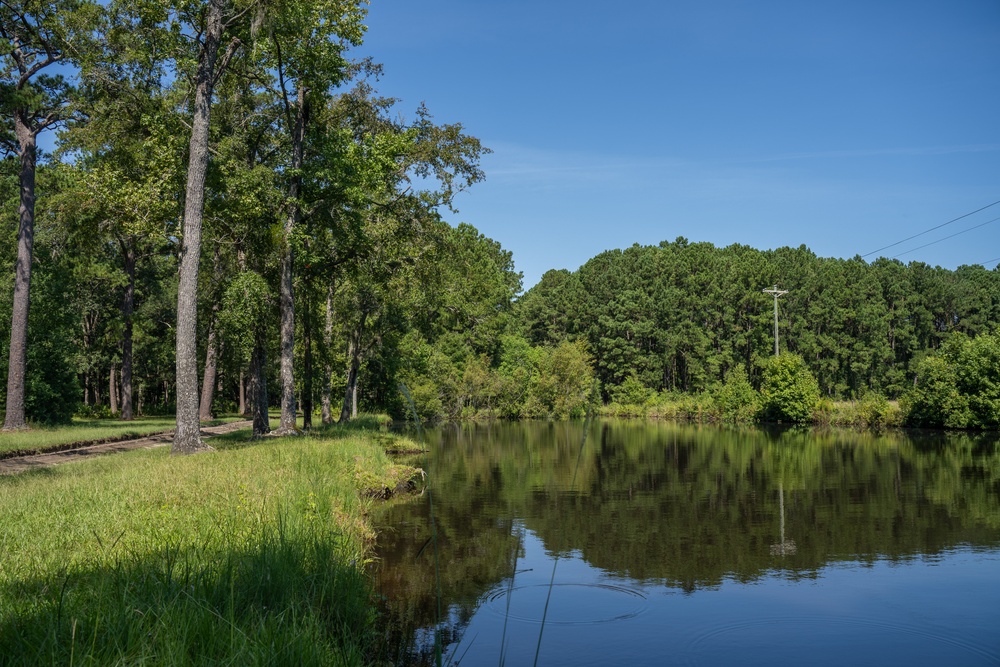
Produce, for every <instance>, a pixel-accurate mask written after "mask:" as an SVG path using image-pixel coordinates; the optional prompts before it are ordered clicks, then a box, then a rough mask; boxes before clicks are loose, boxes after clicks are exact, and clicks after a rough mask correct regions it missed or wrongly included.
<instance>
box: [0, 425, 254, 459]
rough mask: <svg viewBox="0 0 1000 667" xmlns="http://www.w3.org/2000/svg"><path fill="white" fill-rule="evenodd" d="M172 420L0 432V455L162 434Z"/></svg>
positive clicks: (171, 427) (38, 427) (40, 427)
mask: <svg viewBox="0 0 1000 667" xmlns="http://www.w3.org/2000/svg"><path fill="white" fill-rule="evenodd" d="M240 419H242V417H224V418H221V419H216V420H214V421H212V422H204V425H206V426H209V425H214V424H222V423H226V422H230V421H237V420H240ZM174 426H175V419H174V417H173V416H169V417H139V418H137V419H135V420H133V421H129V422H123V421H116V420H113V419H79V418H75V417H74V418H73V423H72V424H70V425H67V426H51V427H48V426H37V427H34V428H31V429H28V430H25V431H10V432H0V456H3V455H4V454H8V455H9V453H11V452H26V453H33V452H37V451H43V450H50V449H54V448H59V447H64V446H66V445H70V444H73V443H77V442H108V441H112V440H127V439H130V438H134V437H141V436H146V435H152V434H154V433H165V432H167V431H172V430H174Z"/></svg>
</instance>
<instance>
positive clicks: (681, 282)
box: [518, 237, 1000, 427]
mask: <svg viewBox="0 0 1000 667" xmlns="http://www.w3.org/2000/svg"><path fill="white" fill-rule="evenodd" d="M772 285H777V286H778V287H779V288H780V289H781V290H787V294H786V295H783V296H782V297H781V299H780V300H779V302H778V303H779V340H780V347H781V351H782V353H783V355H784V353H791V355H792V356H793V357H797V358H798V360H799V361H795V360H792V359H788V360H785V361H782V362H780V363H776V362H775V361H773V360H772V357H773V355H774V338H773V336H774V334H773V328H774V325H773V301H772V296H771V295H770V294H767V293H764V292H763V290H764V289H767V288H770V287H771V286H772ZM518 320H519V323H520V326H521V327H522V331H523V333H524V335H525V337H526V338H527V340H528V341H529V342H531V343H532V344H543V343H546V342H552V341H560V340H577V341H585V342H586V344H587V347H588V350H589V351H590V353H591V354H592V355H593V360H594V370H595V373H596V376H597V379H598V380H599V381H600V383H601V387H602V392H603V398H604V399H605V400H606V401H607V400H615V399H617V398H619V397H620V396H622V395H623V394H624V395H626V397H625V399H624V400H628V398H627V394H628V391H626V390H629V389H631V391H632V393H633V395H635V392H636V390H638V391H639V393H640V394H641V393H642V392H644V391H652V392H667V393H670V392H673V393H683V394H701V393H705V392H710V390H713V388H715V389H716V390H718V389H719V388H720V386H725V385H726V384H727V382H726V381H727V378H730V379H732V382H731V383H729V384H730V385H732V386H735V387H736V388H737V389H738V388H739V387H740V386H741V385H743V384H747V385H752V386H753V387H756V388H762V384H763V385H767V384H769V383H768V382H765V381H766V380H767V379H768V378H767V374H768V372H769V371H775V372H776V369H780V368H781V367H782V366H785V367H789V365H790V366H791V367H795V368H797V367H798V366H799V365H800V363H801V366H802V368H801V369H800V370H796V371H795V372H793V373H786V375H788V379H787V382H786V384H789V385H791V384H795V383H796V382H798V381H799V380H802V379H803V378H802V377H798V379H795V378H794V377H793V376H802V375H803V373H804V374H805V375H806V376H809V377H806V378H804V381H805V384H806V385H807V386H808V385H811V384H815V388H814V389H812V388H810V389H809V391H806V392H805V393H806V394H810V393H812V392H814V393H815V394H816V397H817V398H818V397H820V396H822V397H825V398H827V399H833V400H856V399H862V398H864V397H866V396H870V395H877V396H880V397H884V398H887V399H898V398H912V399H913V401H912V402H911V403H910V404H909V405H908V406H907V407H914V409H915V410H916V411H915V412H913V414H912V419H911V421H912V422H913V423H919V424H921V425H944V424H945V422H948V423H949V425H967V426H977V427H987V426H991V425H992V426H996V425H997V423H998V420H1000V415H998V411H997V410H995V409H993V408H989V407H986V404H987V403H989V404H990V405H993V406H994V407H997V408H1000V403H998V402H997V399H1000V356H998V355H997V344H998V341H1000V339H998V338H997V335H996V334H995V331H996V328H997V326H998V324H1000V271H997V270H996V269H993V270H987V269H985V268H984V267H982V266H979V265H973V266H960V267H959V268H958V269H956V270H954V271H952V270H948V269H943V268H941V267H932V266H929V265H927V264H925V263H923V262H911V263H909V264H903V263H902V262H900V261H898V260H890V259H885V258H880V259H878V260H876V261H874V262H871V263H868V262H865V261H864V260H863V259H862V258H860V257H854V258H851V259H836V258H823V257H817V256H816V255H815V253H813V252H812V251H810V250H809V249H808V248H806V247H805V246H800V247H798V248H790V247H784V248H778V249H775V250H764V251H762V250H757V249H754V248H750V247H747V246H743V245H731V246H728V247H725V248H717V247H715V246H713V245H712V244H710V243H690V242H688V241H687V240H686V239H684V238H683V237H681V238H678V239H676V240H675V241H673V242H667V241H664V242H662V243H660V244H659V245H656V246H639V245H633V246H632V247H629V248H626V249H624V250H611V251H607V252H604V253H601V254H600V255H597V256H596V257H594V258H592V259H591V260H590V261H588V262H587V263H585V264H584V265H583V266H581V267H580V268H579V270H577V271H572V272H571V271H566V270H559V271H549V272H548V273H546V274H544V275H543V276H542V279H541V281H540V282H539V283H538V284H537V285H536V286H534V287H533V288H532V289H531V290H529V291H528V292H527V293H526V294H525V295H524V296H523V297H522V298H521V299H519V301H518ZM962 341H967V342H962ZM968 341H977V342H975V343H973V342H968ZM963 350H964V351H963ZM963 355H964V356H963ZM960 360H962V361H961V363H960ZM963 364H964V365H963ZM945 368H950V369H951V370H950V371H949V372H950V374H949V372H946V371H945V370H944V369H945ZM963 369H964V370H963ZM782 372H784V371H782ZM734 373H735V375H734ZM772 375H774V373H772ZM778 375H780V373H778ZM771 384H773V383H771ZM929 387H936V389H934V390H933V391H931V390H930V389H929ZM929 391H931V393H935V392H936V393H937V394H942V392H943V394H947V392H952V393H954V394H955V396H962V397H970V396H974V395H977V396H978V398H972V399H971V403H969V401H968V400H967V399H966V398H951V399H948V398H941V397H940V396H938V397H937V398H933V399H931V398H930V395H929V394H928V393H927V392H929ZM765 393H766V392H765ZM800 393H801V392H800ZM943 394H942V395H943ZM716 395H718V391H716ZM764 398H765V399H767V397H766V396H765V397H764ZM925 400H933V401H936V402H937V403H936V404H938V405H940V404H942V401H944V402H947V401H950V403H949V405H953V406H954V410H955V411H956V414H959V415H965V416H956V417H952V418H950V419H945V418H944V417H943V416H942V415H943V414H944V413H943V412H942V409H938V408H929V407H927V408H925V407H917V404H918V403H919V405H924V401H925ZM806 402H807V403H808V405H805V406H801V405H800V406H797V409H798V410H799V416H798V418H796V419H793V421H804V420H806V414H805V413H808V412H809V411H811V410H812V409H813V408H814V407H815V405H814V404H815V400H812V402H810V401H806ZM966 404H968V405H966ZM969 405H971V406H972V407H969ZM976 406H979V407H978V408H977V407H976ZM803 409H804V410H805V413H803V412H802V410H803ZM991 409H993V413H992V416H991V417H987V416H986V415H989V414H990V410H991ZM767 410H770V411H771V412H772V413H773V412H775V410H776V408H775V407H774V406H771V408H767ZM934 410H937V412H934ZM970 410H971V411H972V412H971V413H970V412H969V411H970ZM977 411H978V412H977ZM779 412H780V411H779ZM931 413H934V414H935V415H936V416H933V417H928V416H926V415H929V414H931ZM972 413H976V414H979V415H980V416H979V417H970V416H968V415H969V414H972ZM785 416H786V417H787V415H785Z"/></svg>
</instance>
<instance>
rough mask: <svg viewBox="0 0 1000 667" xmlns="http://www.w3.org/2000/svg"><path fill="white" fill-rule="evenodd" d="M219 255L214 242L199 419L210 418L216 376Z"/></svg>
mask: <svg viewBox="0 0 1000 667" xmlns="http://www.w3.org/2000/svg"><path fill="white" fill-rule="evenodd" d="M221 257H222V250H221V248H220V247H219V244H218V243H216V244H215V252H214V253H213V254H212V287H213V289H212V293H213V294H212V314H211V316H210V317H209V320H208V341H207V342H206V344H205V374H204V375H203V376H202V380H201V407H200V408H199V410H198V418H199V419H200V420H201V421H208V420H210V419H211V418H212V401H213V400H214V399H215V383H216V379H217V377H218V358H219V341H218V339H217V336H218V334H217V329H218V326H217V325H218V321H219V300H218V298H217V296H216V295H215V293H216V291H217V289H216V286H217V284H218V281H219V271H220V268H219V266H220V262H221Z"/></svg>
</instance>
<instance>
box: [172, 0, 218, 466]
mask: <svg viewBox="0 0 1000 667" xmlns="http://www.w3.org/2000/svg"><path fill="white" fill-rule="evenodd" d="M225 4H226V0H209V2H208V10H207V14H206V16H205V31H204V33H203V34H202V39H203V44H202V47H201V51H200V53H199V54H198V72H197V75H196V77H195V94H194V115H193V118H192V122H191V143H190V149H189V152H188V173H187V187H186V189H185V195H184V227H183V238H182V241H181V254H180V269H179V280H178V284H177V431H176V432H175V434H174V443H173V447H172V448H171V450H170V451H171V453H172V454H193V453H195V452H198V451H202V450H204V449H208V448H207V447H206V446H205V445H204V444H202V441H201V430H200V429H201V425H200V423H199V420H198V409H199V407H200V406H199V405H198V359H197V355H198V341H197V335H198V260H199V256H200V254H201V221H202V216H203V213H204V203H205V173H206V171H207V170H208V138H209V137H208V130H209V119H210V115H211V110H212V87H213V85H214V83H215V77H216V71H215V64H216V61H217V60H218V56H219V45H220V44H221V42H222V30H223V24H222V10H223V7H224V6H225Z"/></svg>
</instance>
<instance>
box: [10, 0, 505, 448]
mask: <svg viewBox="0 0 1000 667" xmlns="http://www.w3.org/2000/svg"><path fill="white" fill-rule="evenodd" d="M365 5H366V3H365V2H362V1H361V0H318V1H313V0H310V1H309V2H304V1H302V0H203V1H200V0H176V1H175V2H164V3H148V2H143V1H141V0H114V1H112V2H107V3H98V2H94V1H92V0H28V1H27V2H8V1H6V0H4V1H2V2H0V35H2V37H3V39H4V44H5V47H7V48H5V53H4V56H3V65H2V70H0V73H2V75H0V92H2V93H3V95H2V102H0V112H2V114H3V117H4V118H5V123H4V125H3V126H2V134H0V142H2V145H3V147H4V149H5V157H4V159H3V162H2V169H0V198H2V202H3V209H2V211H3V213H2V215H3V217H2V220H3V235H4V243H2V244H0V259H2V261H3V262H4V265H5V266H8V267H13V268H14V270H13V272H12V276H11V278H12V280H10V281H9V282H8V281H5V284H4V285H3V287H2V288H0V304H2V306H3V308H4V310H5V311H6V312H9V313H10V318H9V319H5V321H4V323H3V324H0V327H2V328H3V329H7V330H6V331H2V332H0V333H2V339H3V343H2V344H3V345H5V347H6V349H3V350H2V352H3V354H2V357H3V361H2V362H0V363H2V364H3V365H4V368H3V369H2V370H3V371H4V373H5V374H6V376H7V378H8V382H7V385H6V390H5V391H4V393H3V403H4V407H5V422H4V428H5V429H17V428H23V427H25V426H26V424H27V422H28V421H35V422H60V421H66V420H67V419H68V418H69V417H70V416H71V415H72V414H73V412H74V411H82V412H84V413H90V414H109V413H115V414H119V415H120V416H121V418H122V419H131V418H132V417H133V416H134V415H136V414H138V413H146V414H148V413H154V412H161V413H164V412H167V413H168V412H176V415H177V433H176V436H175V440H174V451H175V452H192V451H197V450H199V449H200V448H201V447H202V444H201V442H200V438H199V432H198V423H199V420H200V419H205V418H208V417H209V416H211V414H212V413H213V412H214V411H218V410H220V409H221V410H229V409H238V410H240V411H242V412H245V413H246V414H248V415H249V414H252V415H253V417H254V431H255V433H256V434H263V433H265V432H267V431H268V430H269V426H268V418H267V408H268V406H270V405H272V404H273V405H276V406H280V409H281V417H280V429H281V430H283V431H290V430H294V428H295V424H296V422H295V415H296V414H297V413H299V414H302V415H304V417H305V422H306V425H307V426H309V425H310V422H311V420H312V417H313V414H314V412H320V414H321V418H322V419H323V421H331V420H333V419H335V418H336V417H337V416H338V413H339V416H340V418H341V419H347V418H350V417H351V416H352V415H354V414H356V413H357V409H358V408H357V405H358V401H359V391H358V386H359V377H360V376H361V374H362V370H364V372H365V373H366V374H367V375H368V376H370V377H372V378H373V380H372V382H371V385H372V387H371V390H370V391H369V392H368V394H369V395H370V396H371V398H370V401H374V402H378V401H384V400H385V395H386V393H387V392H388V391H390V390H389V389H387V387H392V389H391V391H393V392H395V386H394V382H393V380H394V378H395V376H396V374H397V373H398V370H399V368H398V367H399V359H398V355H393V354H392V353H391V351H392V350H393V349H395V348H394V346H397V345H398V343H399V340H400V338H401V336H402V334H403V333H404V332H405V331H407V330H408V329H409V328H410V327H411V326H415V324H414V323H413V321H414V319H415V318H414V315H413V314H414V313H418V314H420V317H423V318H424V319H425V320H427V321H426V322H423V323H422V324H421V326H423V328H424V329H425V330H427V331H431V330H434V329H435V327H436V328H437V329H441V328H447V327H455V326H459V325H464V324H465V323H466V320H467V319H469V318H474V317H475V314H474V312H475V311H476V310H477V309H482V308H484V307H487V306H483V305H482V304H481V303H480V301H481V299H480V300H479V301H476V302H475V303H466V302H464V301H462V300H461V299H458V298H450V300H449V296H448V294H447V293H444V292H447V291H448V290H451V289H453V288H455V287H456V285H455V281H465V280H466V276H465V275H464V274H462V273H456V272H455V271H456V270H458V269H451V268H449V269H448V270H443V268H442V267H446V266H447V267H451V264H452V262H453V259H454V257H456V256H459V255H461V254H462V253H466V254H467V255H468V256H469V261H470V262H474V261H480V260H482V261H489V259H490V258H489V257H486V258H485V259H484V258H482V257H480V255H482V254H483V253H485V254H486V255H489V253H493V254H496V252H497V247H496V245H495V244H493V243H492V242H491V241H489V240H488V239H485V237H482V236H481V235H480V234H478V232H476V231H475V230H474V229H472V228H471V227H468V226H461V227H459V228H452V227H450V226H449V225H447V224H445V223H444V222H443V221H442V218H441V214H440V211H441V210H442V209H444V208H449V207H451V206H452V203H453V201H454V197H455V195H456V194H457V193H459V192H461V191H462V190H464V189H466V188H468V187H469V186H471V185H473V184H474V183H476V182H478V181H480V180H481V179H482V178H483V172H482V170H481V169H480V166H479V160H480V157H481V155H483V154H484V153H486V152H488V149H487V148H485V147H484V146H482V144H481V143H480V141H479V140H478V139H476V138H475V137H473V136H471V135H469V134H468V133H467V132H466V131H465V130H464V128H463V127H462V125H461V124H440V123H437V122H435V121H434V119H433V117H432V115H431V113H430V112H429V110H428V109H426V108H425V107H424V106H422V105H421V106H420V107H418V108H416V109H415V110H413V111H412V112H411V114H410V116H409V117H408V118H407V117H404V115H403V113H402V112H401V111H399V109H398V106H399V105H398V101H397V100H395V99H393V98H391V97H384V96H381V95H380V94H379V93H378V91H377V90H376V89H375V87H374V84H375V82H376V81H377V79H378V76H379V74H380V73H381V67H380V66H379V65H378V64H377V63H375V62H374V61H372V60H369V59H358V58H352V57H351V49H352V48H354V47H356V46H358V45H359V44H360V43H361V40H362V37H363V35H364V33H365V30H366V27H365V25H364V23H363V21H364V17H365ZM10 121H13V122H10ZM54 129H58V130H59V132H58V135H57V137H56V139H55V140H54V145H55V148H54V150H52V151H49V152H47V153H43V152H42V151H41V150H40V149H39V146H38V137H39V135H40V134H42V133H43V132H45V131H50V132H51V131H52V130H54ZM15 211H16V212H17V214H16V217H15V215H14V212H15ZM501 260H504V258H503V257H501ZM504 261H506V262H507V263H508V264H509V255H507V256H506V259H505V260H504ZM435 267H437V268H435ZM508 268H510V267H504V269H505V270H507V269H508ZM469 270H473V269H468V268H466V269H464V271H466V272H467V271H469ZM504 276H505V280H507V283H508V284H505V285H503V286H500V288H499V289H501V291H503V294H504V295H503V299H502V300H501V302H500V303H493V304H490V306H488V308H492V309H493V310H496V309H503V308H505V307H509V305H510V303H511V299H512V297H513V295H514V294H515V293H516V292H517V291H519V290H520V276H519V274H515V273H513V271H512V269H511V270H507V273H506V274H504ZM430 277H432V278H433V279H431V278H430ZM430 284H434V285H436V286H437V288H438V289H440V290H444V292H443V293H441V294H439V295H435V296H429V295H428V294H426V293H425V292H426V291H427V290H426V289H425V286H426V285H430ZM463 295H464V296H466V297H468V296H469V292H468V291H467V290H466V291H464V292H463ZM475 296H476V297H477V298H478V297H479V296H480V295H475ZM494 296H495V294H488V295H485V296H484V297H483V298H492V297H494ZM29 307H30V312H29ZM426 307H430V308H437V309H438V310H437V311H436V312H435V313H432V312H428V311H426V310H421V309H422V308H426ZM436 316H440V317H439V319H441V320H442V322H440V323H435V322H432V321H430V320H431V319H433V318H434V317H436ZM8 324H9V325H10V326H9V329H8V328H7V326H6V325H8ZM8 341H9V345H7V342H8ZM341 376H343V378H342V377H341ZM269 387H277V388H278V391H277V393H276V394H275V392H274V391H273V390H272V391H271V392H270V393H269V391H268V389H269ZM338 392H339V395H338ZM317 405H319V406H321V407H320V409H319V410H316V408H317Z"/></svg>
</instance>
